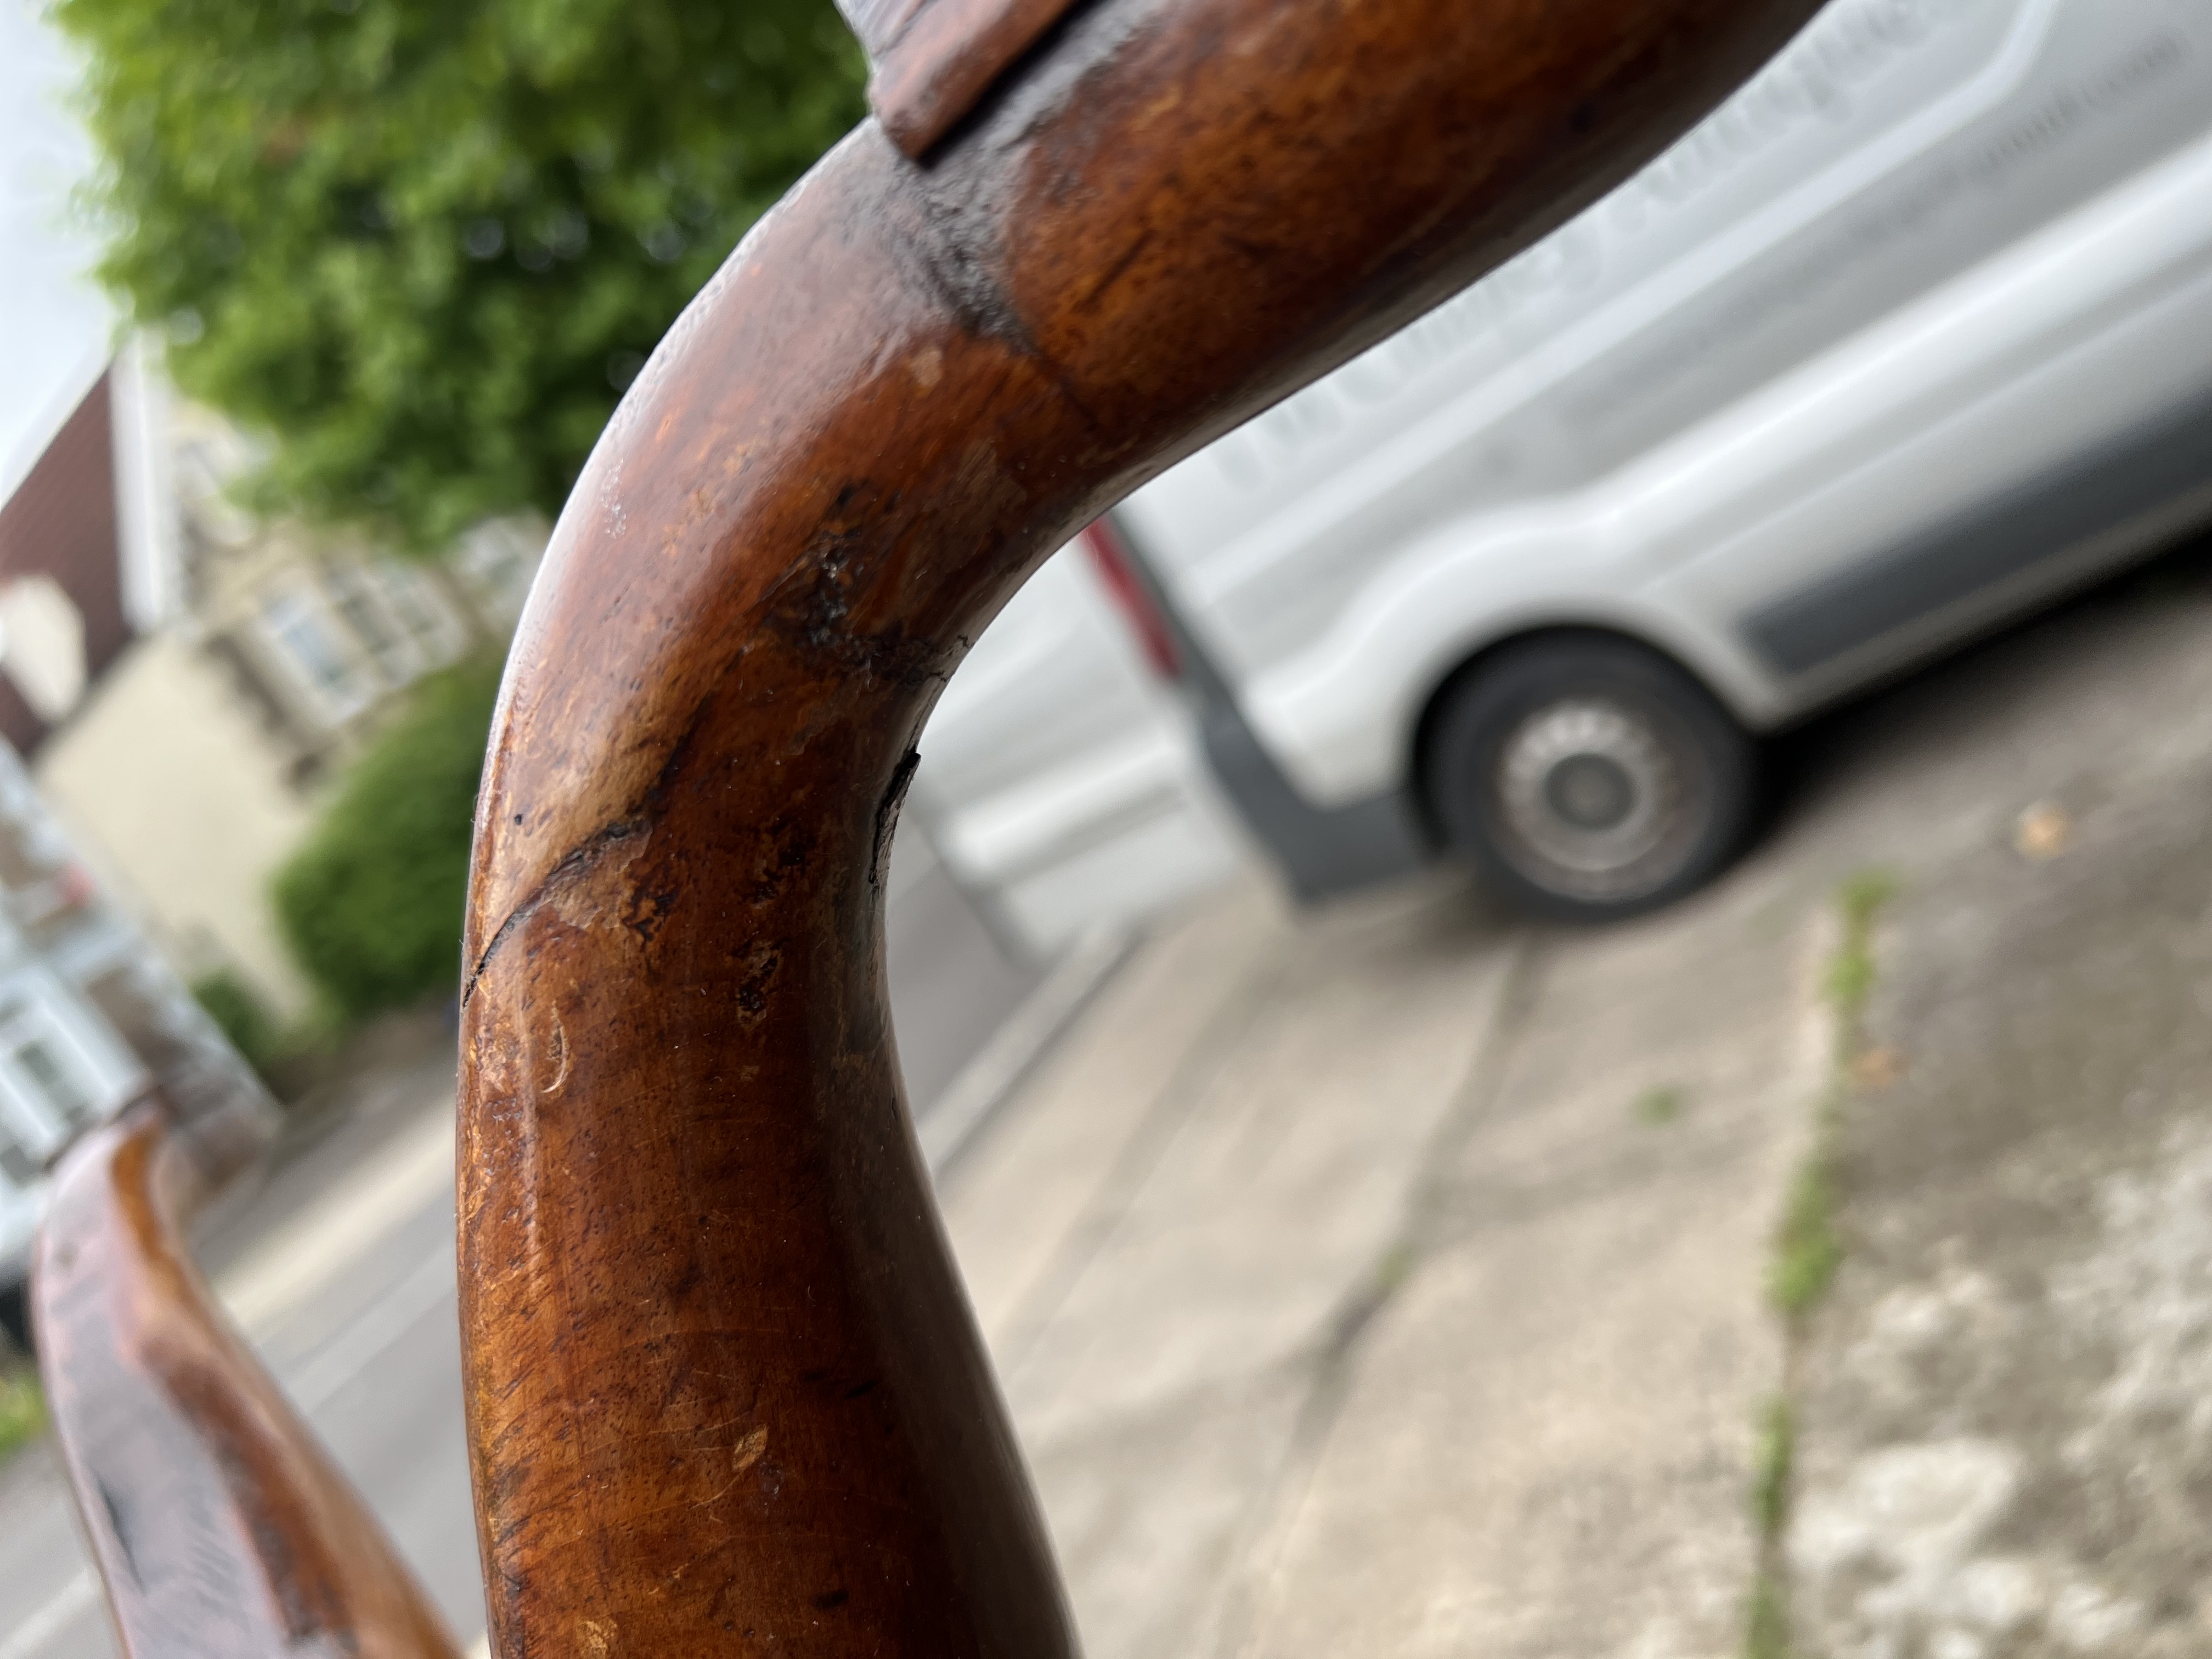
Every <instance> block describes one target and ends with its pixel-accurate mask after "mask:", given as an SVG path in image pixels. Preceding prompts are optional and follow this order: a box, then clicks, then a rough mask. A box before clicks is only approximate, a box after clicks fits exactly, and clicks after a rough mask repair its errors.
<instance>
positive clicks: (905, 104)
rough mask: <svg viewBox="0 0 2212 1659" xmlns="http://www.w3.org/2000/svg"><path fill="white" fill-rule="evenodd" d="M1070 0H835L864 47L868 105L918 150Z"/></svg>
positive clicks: (969, 105) (911, 150)
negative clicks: (869, 70) (839, 3)
mask: <svg viewBox="0 0 2212 1659" xmlns="http://www.w3.org/2000/svg"><path fill="white" fill-rule="evenodd" d="M1073 3H1074V0H841V9H842V11H843V12H844V14H845V16H846V19H847V21H849V22H850V23H851V24H852V26H853V32H854V33H855V34H857V35H859V36H860V44H861V45H862V46H866V48H867V51H868V58H869V60H870V65H871V73H870V75H869V76H868V105H869V107H870V108H872V109H873V110H874V111H875V112H876V118H877V119H878V121H880V122H881V123H882V124H883V128H884V133H885V134H886V135H887V136H888V137H890V141H891V142H892V143H894V144H896V145H897V146H898V147H899V148H900V149H902V150H903V151H905V152H906V153H907V154H908V155H921V154H922V153H923V152H925V151H926V150H927V149H929V147H930V146H931V145H932V144H934V143H936V142H937V141H938V140H939V139H940V138H942V137H944V136H945V134H946V133H947V132H949V131H951V130H952V127H953V125H954V124H955V123H957V121H958V120H959V119H960V118H961V117H962V116H963V115H966V114H967V113H968V112H969V111H970V110H972V109H974V108H975V104H976V101H977V100H979V99H981V97H982V95H983V94H984V92H985V90H986V89H987V88H988V87H989V86H990V85H991V83H992V82H994V81H996V80H997V79H998V78H999V77H1000V76H1001V75H1003V74H1004V73H1006V70H1007V69H1008V68H1009V67H1010V66H1011V65H1012V64H1013V63H1014V61H1015V60H1016V59H1017V58H1020V56H1021V55H1022V54H1023V53H1024V52H1027V51H1028V50H1029V49H1030V47H1031V46H1035V45H1036V43H1037V40H1038V39H1039V37H1041V36H1042V34H1043V33H1044V32H1045V31H1046V30H1047V29H1048V28H1050V27H1052V26H1053V25H1054V23H1056V22H1058V21H1060V17H1061V16H1062V15H1064V14H1065V13H1066V11H1067V9H1069V7H1070V6H1071V5H1072V4H1073Z"/></svg>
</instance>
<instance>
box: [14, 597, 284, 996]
mask: <svg viewBox="0 0 2212 1659" xmlns="http://www.w3.org/2000/svg"><path fill="white" fill-rule="evenodd" d="M32 771H33V775H34V776H35V777H36V778H37V780H38V782H39V785H40V788H41V789H42V790H43V791H44V792H45V793H46V799H47V800H48V802H49V803H50V804H51V805H52V807H53V809H54V811H55V812H56V813H57V815H58V816H59V817H61V819H62V820H63V822H64V824H66V825H67V827H68V828H69V829H70V830H71V831H72V832H74V833H75V834H76V835H78V836H82V837H83V838H84V839H85V840H86V841H87V842H88V843H89V845H88V848H87V853H88V857H90V858H92V859H93V860H94V862H95V864H97V865H102V866H105V868H103V869H100V871H99V873H100V874H101V875H103V876H106V877H107V878H109V879H111V880H116V881H118V882H119V884H120V886H121V888H122V890H121V891H119V892H118V893H117V894H116V895H115V896H116V897H117V899H118V900H119V901H120V902H122V903H123V904H124V905H125V907H126V908H130V909H131V910H133V911H135V912H137V914H138V915H139V918H140V920H141V921H143V922H144V923H145V924H146V925H147V927H149V930H150V931H151V932H153V933H154V934H155V937H156V938H157V939H160V940H161V943H162V944H163V945H165V946H167V947H168V948H169V950H170V951H172V952H173V960H175V961H176V962H177V963H178V965H179V968H180V969H184V970H185V972H187V973H199V972H204V971H206V970H207V969H210V968H212V967H215V966H218V965H228V966H230V967H233V968H234V969H238V970H239V971H240V973H241V974H242V975H244V976H245V977H246V980H247V981H249V983H251V984H252V987H254V988H255V989H257V990H258V991H259V992H260V993H261V994H262V995H263V996H264V998H265V999H266V1000H267V1001H268V1004H269V1007H270V1012H272V1013H274V1014H276V1015H278V1016H279V1017H280V1018H289V1017H292V1016H294V1015H296V1014H298V1013H301V1012H303V1011H304V1010H305V1009H306V1008H307V1002H308V991H307V983H306V981H304V980H303V979H302V978H301V975H300V973H299V970H298V969H296V968H295V967H294V966H293V965H292V963H291V960H290V958H289V957H288V956H287V955H286V953H285V951H284V947H283V943H282V942H281V941H280V940H279V939H278V938H277V935H276V920H275V916H274V914H273V912H272V911H271V909H270V903H269V894H268V884H269V878H270V875H271V874H272V873H273V872H275V870H276V866H278V864H280V863H281V862H282V861H283V859H284V857H285V855H286V854H288V853H289V852H290V851H291V850H292V848H294V847H295V846H296V845H297V844H298V843H299V842H300V839H301V836H304V835H305V834H306V833H307V826H308V823H309V822H310V818H311V816H312V815H311V812H310V810H309V808H308V806H307V803H305V802H303V801H301V799H299V798H298V796H297V795H295V793H293V791H292V790H291V789H290V788H289V787H287V785H286V784H285V782H284V779H283V757H282V756H281V755H280V754H279V753H278V751H277V750H276V747H275V746H274V745H273V744H271V743H270V740H269V739H268V738H266V737H265V736H264V734H263V732H261V730H260V728H259V726H258V724H257V723H256V720H255V717H254V715H253V714H252V710H251V709H249V708H247V707H246V705H245V704H244V703H243V702H241V700H240V697H239V696H238V695H237V694H236V692H235V691H234V690H233V689H232V688H231V687H230V685H229V684H228V683H227V682H226V681H225V680H224V678H223V677H222V671H220V670H219V669H217V668H216V666H214V665H212V664H210V663H209V662H208V661H207V660H206V659H205V658H204V657H202V656H201V655H200V654H199V653H197V651H195V650H194V649H193V648H192V647H191V646H190V645H189V644H187V643H186V642H185V641H182V640H180V639H179V638H177V637H176V636H175V635H172V634H168V633H161V634H156V635H153V636H152V637H150V638H148V639H144V640H141V641H139V642H138V643H137V644H136V645H135V646H133V647H131V650H130V652H129V653H128V654H126V655H125V657H124V658H123V659H120V660H119V661H118V662H117V663H116V664H115V665H113V666H112V668H111V669H110V670H109V671H107V673H106V674H105V675H104V676H102V677H101V679H100V684H99V686H98V688H97V689H96V690H94V692H93V694H92V696H91V699H90V701H89V702H88V703H87V705H86V706H85V707H84V708H81V709H79V710H78V711H77V713H76V715H75V716H74V717H73V718H72V719H71V720H70V723H69V724H68V726H66V727H64V729H63V730H62V731H60V732H57V733H56V734H55V735H54V736H53V737H52V738H50V739H49V740H48V741H47V743H46V746H45V747H44V748H43V749H42V750H40V753H39V757H38V759H37V760H36V762H35V763H33V767H32ZM210 944H211V945H212V946H213V947H214V948H213V950H212V951H210V948H209V947H210ZM211 956H212V957H214V958H215V960H210V957H211Z"/></svg>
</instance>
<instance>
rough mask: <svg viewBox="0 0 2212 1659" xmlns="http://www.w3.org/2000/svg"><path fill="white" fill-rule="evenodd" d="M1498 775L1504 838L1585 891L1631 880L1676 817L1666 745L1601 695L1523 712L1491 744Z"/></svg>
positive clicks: (1673, 779) (1636, 717)
mask: <svg viewBox="0 0 2212 1659" xmlns="http://www.w3.org/2000/svg"><path fill="white" fill-rule="evenodd" d="M1678 793H1679V787H1678V780H1677V778H1676V775H1675V765H1674V757H1673V755H1672V753H1671V752H1670V750H1669V748H1668V744H1666V743H1665V742H1664V741H1663V739H1662V738H1661V736H1660V734H1659V733H1658V732H1655V731H1654V730H1653V729H1652V728H1651V726H1650V724H1649V723H1648V722H1647V721H1646V720H1644V719H1643V718H1642V717H1641V716H1640V715H1639V714H1638V713H1637V712H1635V711H1634V710H1632V709H1630V708H1625V707H1623V706H1622V705H1621V704H1620V703H1617V702H1613V701H1611V700H1610V699H1607V698H1601V697H1577V698H1572V699H1569V700H1565V701H1562V702H1555V703H1552V704H1550V705H1548V706H1547V707H1545V708H1540V709H1538V710H1536V711H1535V712H1534V714H1530V715H1529V716H1528V718H1527V719H1525V720H1522V722H1521V724H1520V725H1519V726H1516V728H1515V729H1514V730H1513V732H1511V733H1510V735H1509V736H1508V737H1507V738H1506V740H1505V743H1504V747H1503V748H1502V749H1501V750H1500V751H1499V754H1498V795H1499V804H1500V805H1501V806H1502V807H1503V808H1504V820H1505V825H1506V827H1507V828H1508V829H1510V831H1511V832H1512V839H1515V840H1517V841H1519V842H1521V843H1522V847H1523V848H1525V850H1526V852H1527V854H1529V855H1532V856H1533V859H1534V860H1536V861H1538V862H1541V864H1543V865H1546V866H1550V867H1551V871H1552V872H1553V874H1552V876H1551V877H1550V879H1554V880H1555V879H1557V877H1558V875H1559V874H1562V873H1564V874H1568V875H1570V876H1571V877H1573V878H1577V879H1576V880H1575V883H1574V884H1575V885H1577V886H1578V887H1587V888H1589V889H1590V890H1593V891H1597V890H1605V889H1607V888H1609V887H1610V886H1611V885H1612V884H1613V879H1617V878H1631V879H1632V878H1633V875H1632V872H1634V871H1635V870H1636V868H1637V866H1639V865H1641V864H1642V863H1643V862H1644V860H1647V859H1648V858H1649V857H1650V855H1651V854H1653V853H1654V852H1655V851H1656V850H1657V849H1658V848H1659V847H1660V845H1661V843H1662V842H1664V841H1665V840H1666V839H1667V836H1668V830H1669V829H1670V827H1671V825H1672V824H1673V822H1674V817H1675V816H1676V814H1675V812H1674V805H1675V799H1676V796H1677V794H1678ZM1531 873H1532V874H1533V873H1535V872H1531Z"/></svg>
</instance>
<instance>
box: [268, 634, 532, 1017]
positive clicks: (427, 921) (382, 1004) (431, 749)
mask: <svg viewBox="0 0 2212 1659" xmlns="http://www.w3.org/2000/svg"><path fill="white" fill-rule="evenodd" d="M498 694H499V664H498V663H497V662H495V661H479V662H471V663H467V664H465V665H461V666H459V667H457V668H451V669H447V671H445V672H443V673H441V674H434V675H432V676H430V677H429V678H427V679H424V680H422V681H419V682H417V684H416V686H415V688H414V689H413V690H412V691H411V692H410V694H409V702H408V706H407V708H406V710H405V712H404V713H403V714H401V715H400V717H399V718H398V720H395V721H393V722H392V725H390V726H387V727H386V728H385V730H384V731H383V732H381V733H380V735H379V736H378V738H376V740H375V741H374V743H372V744H370V745H369V747H368V749H367V750H365V751H364V752H363V753H362V756H361V757H360V758H359V759H358V760H356V761H355V763H353V765H352V766H351V767H350V768H349V769H348V770H347V772H346V775H345V778H344V781H343V782H342V783H341V784H340V785H339V787H338V792H337V796H336V797H335V798H334V799H332V800H331V803H330V805H328V806H327V807H326V808H325V809H324V811H323V813H322V815H321V817H319V818H318V819H317V821H316V823H315V827H314V829H313V832H312V833H311V834H310V835H309V836H308V837H307V842H306V843H305V844H304V845H302V846H301V848H300V850H299V851H298V852H296V853H295V854H293V855H292V857H291V858H290V860H289V861H287V862H286V864H285V865H284V867H283V869H281V870H279V871H278V872H276V886H275V890H274V896H275V898H276V922H277V926H278V927H280V928H281V929H282V930H283V935H284V942H285V943H286V944H287V945H289V946H290V947H291V951H292V954H293V956H294V957H295V958H296V959H297V960H298V962H299V963H300V965H301V968H303V969H306V970H307V976H308V978H310V979H311V980H313V981H314V983H315V985H316V987H317V988H318V989H319V991H320V992H321V993H322V994H323V996H324V998H325V1000H327V1002H328V1003H329V1005H330V1006H331V1011H332V1012H335V1013H336V1014H337V1015H338V1016H339V1017H340V1018H341V1019H342V1020H344V1021H348V1022H350V1021H354V1020H359V1019H362V1018H367V1017H368V1016H369V1015H371V1014H374V1013H377V1012H380V1011H382V1010H384V1009H387V1008H402V1007H405V1006H408V1005H409V1004H410V1003H416V1002H420V1001H422V1000H423V999H424V998H426V997H428V996H431V995H435V994H436V993H438V992H440V991H444V990H448V989H450V988H452V987H453V986H454V985H455V984H456V983H457V982H458V981H459V976H460V959H461V907H462V904H463V902H464V901H465V898H466V896H467V892H468V882H469V833H470V827H471V818H472V817H473V815H474V811H475V805H476V795H477V779H478V776H479V775H480V774H481V773H482V771H483V754H484V738H485V736H486V734H487V733H488V732H489V731H490V729H491V712H492V703H493V702H494V700H495V698H496V697H497V696H498Z"/></svg>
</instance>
